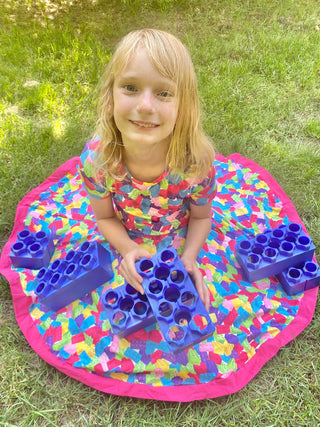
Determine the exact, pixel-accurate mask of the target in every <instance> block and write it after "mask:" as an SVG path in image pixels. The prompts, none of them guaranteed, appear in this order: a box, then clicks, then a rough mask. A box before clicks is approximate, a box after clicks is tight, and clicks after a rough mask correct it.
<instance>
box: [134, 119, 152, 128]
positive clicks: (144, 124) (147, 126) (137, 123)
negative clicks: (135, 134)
mask: <svg viewBox="0 0 320 427" xmlns="http://www.w3.org/2000/svg"><path fill="white" fill-rule="evenodd" d="M130 122H131V123H132V124H134V125H135V126H139V127H141V128H146V129H150V128H156V127H158V126H159V125H157V124H156V123H150V122H140V121H136V120H130Z"/></svg>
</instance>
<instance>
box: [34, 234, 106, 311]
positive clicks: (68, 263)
mask: <svg viewBox="0 0 320 427" xmlns="http://www.w3.org/2000/svg"><path fill="white" fill-rule="evenodd" d="M112 276H113V271H112V267H111V256H110V253H109V251H107V250H106V249H105V248H104V247H103V246H102V245H101V244H100V243H98V242H84V243H82V245H81V246H80V248H79V249H78V250H77V251H74V250H70V251H69V252H67V254H66V257H65V258H64V259H57V260H55V261H53V263H52V264H51V265H50V266H49V267H48V268H47V269H46V268H42V269H41V270H40V271H39V273H38V275H37V276H36V282H37V287H36V290H35V293H36V294H37V295H38V300H39V302H41V303H42V304H44V305H46V306H47V307H49V308H50V309H51V310H53V311H58V310H60V308H62V307H65V306H66V305H68V304H70V303H71V302H73V301H75V300H77V299H79V298H81V297H83V296H84V295H86V294H87V293H89V292H91V291H93V290H94V289H96V288H98V287H99V286H100V285H103V284H104V283H106V282H108V281H109V280H110V279H111V278H112Z"/></svg>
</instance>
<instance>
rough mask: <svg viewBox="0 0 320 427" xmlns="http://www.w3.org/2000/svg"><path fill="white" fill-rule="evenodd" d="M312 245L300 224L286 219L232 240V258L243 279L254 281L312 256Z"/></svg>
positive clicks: (308, 259)
mask: <svg viewBox="0 0 320 427" xmlns="http://www.w3.org/2000/svg"><path fill="white" fill-rule="evenodd" d="M314 251H315V246H314V244H313V243H312V240H311V238H310V237H308V236H307V235H306V234H305V233H304V232H303V230H302V227H301V225H300V224H296V223H293V222H291V223H289V224H288V225H281V226H280V227H278V228H275V229H273V230H266V231H265V232H264V233H260V234H257V235H256V236H255V237H254V238H252V239H249V240H244V239H242V240H240V241H239V242H237V244H236V249H235V253H236V258H237V260H238V262H239V264H240V265H241V267H242V269H243V272H244V274H245V276H246V279H247V280H249V281H250V282H255V281H257V280H260V279H264V278H266V277H271V276H274V275H276V274H278V273H280V272H281V271H283V270H285V269H286V268H289V267H292V266H293V265H296V264H299V263H301V262H304V261H310V260H312V257H313V254H314Z"/></svg>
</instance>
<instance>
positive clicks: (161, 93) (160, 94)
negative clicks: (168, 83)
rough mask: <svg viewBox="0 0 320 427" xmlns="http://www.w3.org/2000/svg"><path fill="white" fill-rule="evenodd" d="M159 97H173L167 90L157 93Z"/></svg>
mask: <svg viewBox="0 0 320 427" xmlns="http://www.w3.org/2000/svg"><path fill="white" fill-rule="evenodd" d="M159 96H160V98H170V97H172V96H173V95H172V93H171V92H169V91H168V90H163V91H161V92H159Z"/></svg>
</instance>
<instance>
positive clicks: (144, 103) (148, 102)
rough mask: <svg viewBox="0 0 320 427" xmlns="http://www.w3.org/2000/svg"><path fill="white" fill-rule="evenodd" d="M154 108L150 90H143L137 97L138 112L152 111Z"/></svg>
mask: <svg viewBox="0 0 320 427" xmlns="http://www.w3.org/2000/svg"><path fill="white" fill-rule="evenodd" d="M154 109H155V107H154V96H153V93H152V91H150V90H145V91H143V92H142V93H141V95H140V97H139V101H138V105H137V110H138V111H139V112H146V113H153V112H154Z"/></svg>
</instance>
